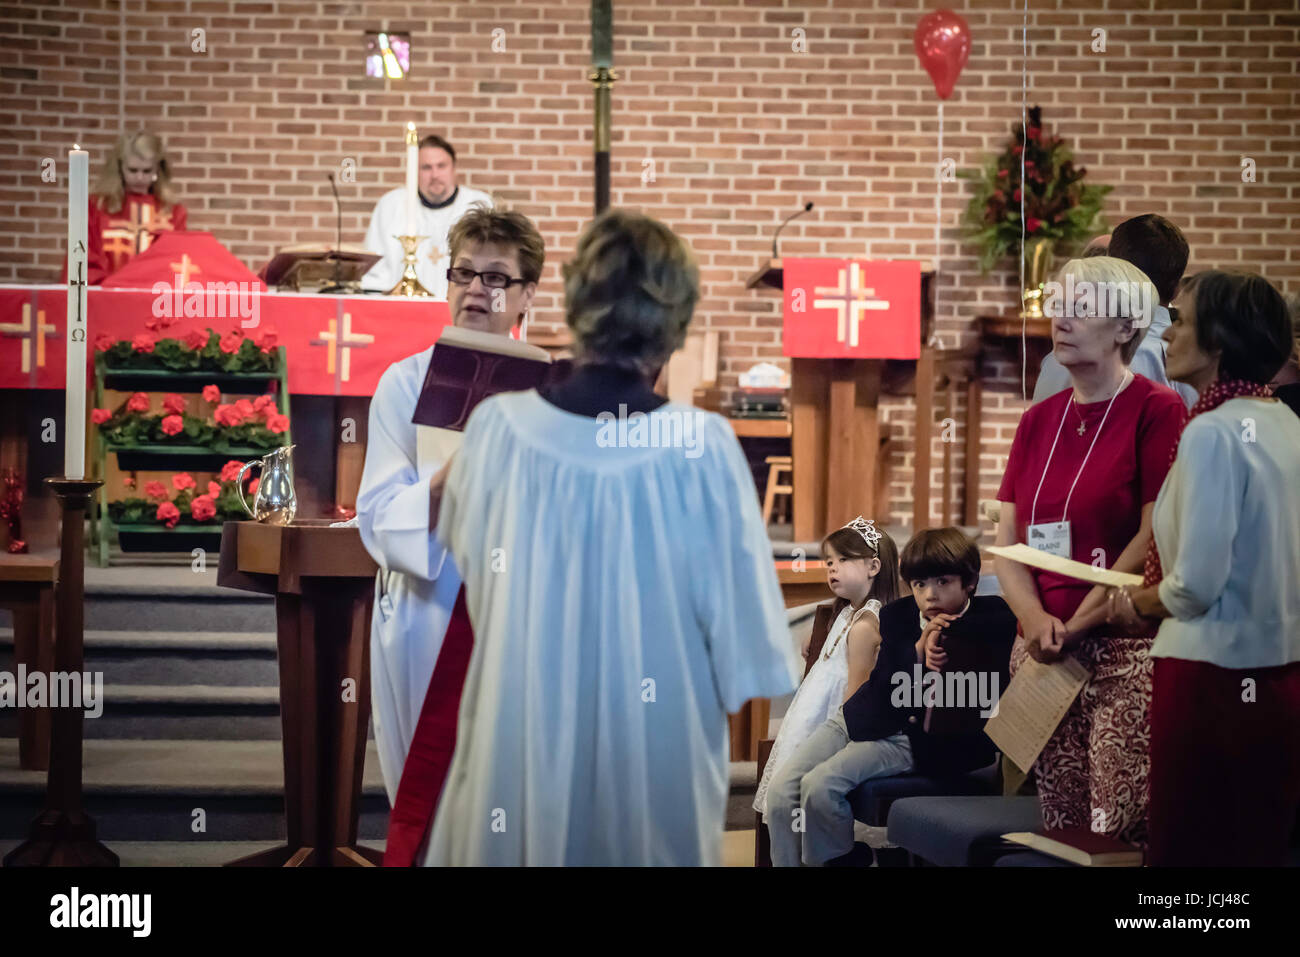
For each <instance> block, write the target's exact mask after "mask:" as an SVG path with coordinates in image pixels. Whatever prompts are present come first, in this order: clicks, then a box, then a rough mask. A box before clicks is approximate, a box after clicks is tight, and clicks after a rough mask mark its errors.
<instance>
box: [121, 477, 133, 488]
mask: <svg viewBox="0 0 1300 957" xmlns="http://www.w3.org/2000/svg"><path fill="white" fill-rule="evenodd" d="M122 484H123V485H125V486H126V487H127V488H135V479H133V478H132V477H131V476H129V475H127V476H125V477H124V478H123V479H122Z"/></svg>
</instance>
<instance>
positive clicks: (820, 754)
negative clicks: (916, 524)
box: [768, 528, 1016, 866]
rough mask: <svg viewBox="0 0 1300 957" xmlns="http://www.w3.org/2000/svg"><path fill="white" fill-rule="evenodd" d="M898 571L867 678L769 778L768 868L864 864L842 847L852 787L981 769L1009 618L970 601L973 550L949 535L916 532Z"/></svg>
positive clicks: (1009, 634) (1006, 656)
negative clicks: (899, 593) (905, 588)
mask: <svg viewBox="0 0 1300 957" xmlns="http://www.w3.org/2000/svg"><path fill="white" fill-rule="evenodd" d="M899 565H900V570H901V571H902V577H903V581H905V582H907V583H908V584H909V585H910V586H911V588H912V594H911V596H910V597H907V598H900V599H898V600H897V601H894V602H890V603H889V604H888V605H886V606H885V607H884V608H883V609H882V610H881V612H880V636H881V637H880V650H879V652H878V654H877V657H876V664H875V667H874V669H873V670H872V672H871V676H870V677H869V678H868V679H867V681H866V683H865V684H863V685H862V687H860V688H859V689H858V690H857V691H856V692H855V693H854V694H853V695H852V696H851V697H850V698H849V699H848V700H847V701H845V702H844V707H843V709H841V711H840V713H839V714H837V715H835V717H833V718H831V719H830V720H828V721H827V722H826V723H825V724H823V725H822V726H821V727H820V728H818V729H817V731H815V732H814V733H813V735H812V736H811V737H810V738H808V740H807V741H806V742H805V743H804V744H803V745H802V746H801V747H800V748H798V749H797V750H796V751H795V752H794V754H792V755H791V757H790V760H789V761H788V762H787V763H786V764H785V766H783V767H782V768H780V769H778V770H777V772H776V774H775V775H774V778H773V782H772V785H771V787H770V789H769V792H768V828H769V832H770V834H771V839H772V862H773V864H775V865H777V866H781V865H782V864H786V865H795V864H798V863H799V862H800V861H802V862H803V863H804V864H806V865H811V866H818V865H822V864H832V865H851V864H856V863H869V856H868V855H864V854H862V853H861V850H863V849H858V850H855V848H854V844H853V811H852V809H851V808H850V805H849V800H848V795H849V792H851V791H852V790H853V789H854V788H856V787H857V786H858V785H859V784H861V783H862V782H863V781H866V780H868V779H870V778H876V777H887V776H892V775H897V774H905V773H908V772H913V771H914V772H917V773H919V774H924V775H927V776H933V777H948V776H952V775H956V774H961V773H964V772H966V771H971V770H974V769H975V768H979V767H984V766H986V765H988V764H991V763H992V761H993V758H994V755H995V753H996V752H995V749H994V747H993V743H992V742H991V741H990V740H989V739H988V737H987V736H986V735H985V734H984V732H983V730H982V728H983V724H984V720H985V719H986V718H987V717H988V712H989V711H990V710H991V709H992V707H993V706H994V703H995V702H996V701H997V698H998V697H999V696H1000V694H1001V692H1002V689H1004V688H1005V687H1006V683H1007V671H1008V667H1009V662H1010V658H1011V645H1012V643H1013V642H1014V640H1015V636H1016V619H1015V616H1014V615H1012V613H1011V609H1010V608H1008V607H1007V604H1006V602H1004V601H1003V600H1002V599H1001V598H999V597H996V596H983V597H979V598H976V597H975V586H976V585H977V584H978V583H979V573H980V555H979V549H978V548H977V547H976V546H975V543H974V542H972V541H971V540H970V539H969V538H967V537H966V535H965V534H963V533H962V532H961V531H960V530H959V529H956V528H939V529H929V530H926V531H923V532H919V533H918V534H917V535H915V536H914V537H913V538H912V540H911V541H909V542H908V543H907V546H906V547H905V548H904V549H903V554H902V557H901V560H900V562H899ZM926 675H930V677H928V678H927V677H926ZM918 685H919V687H918ZM981 712H983V713H981ZM927 729H928V730H927ZM774 805H775V806H774ZM800 811H802V814H800V813H799V812H800ZM784 822H790V824H788V825H786V826H782V824H783V823H784Z"/></svg>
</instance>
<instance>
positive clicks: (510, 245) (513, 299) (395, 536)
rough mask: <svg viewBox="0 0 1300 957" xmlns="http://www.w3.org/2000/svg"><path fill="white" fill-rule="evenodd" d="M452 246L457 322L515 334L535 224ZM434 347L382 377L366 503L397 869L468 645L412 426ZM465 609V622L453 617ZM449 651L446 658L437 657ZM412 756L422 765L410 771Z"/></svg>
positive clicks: (419, 810) (479, 211) (487, 229)
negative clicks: (424, 731) (432, 726)
mask: <svg viewBox="0 0 1300 957" xmlns="http://www.w3.org/2000/svg"><path fill="white" fill-rule="evenodd" d="M449 245H450V251H451V257H452V258H451V262H452V267H451V268H450V269H449V270H448V279H449V283H450V290H449V295H448V304H449V306H450V309H451V318H452V321H453V322H454V323H455V324H456V325H458V326H464V327H465V328H468V329H477V330H479V331H481V332H489V333H495V334H497V335H503V336H504V335H507V334H509V332H510V329H511V327H513V326H514V325H515V324H516V323H518V322H520V321H521V320H522V319H523V316H524V314H525V313H526V312H527V311H528V308H529V306H531V304H532V301H533V294H534V293H535V292H536V291H537V280H538V279H539V278H540V277H541V274H542V263H543V261H544V259H545V248H544V246H543V243H542V237H541V234H539V233H538V232H537V228H536V227H535V226H534V225H533V224H532V222H530V221H529V220H528V219H527V218H526V217H524V216H522V215H520V214H519V213H514V212H499V211H495V210H491V209H486V208H484V207H474V208H472V209H471V210H470V211H469V212H468V213H466V214H465V216H464V217H462V218H461V219H460V221H459V222H457V223H456V225H455V226H454V227H452V230H451V234H450V236H449ZM434 348H435V347H433V346H430V347H429V348H427V349H425V350H424V351H422V352H419V353H416V354H415V355H413V356H408V357H407V358H405V359H402V360H401V361H400V362H396V363H394V364H393V365H392V366H391V367H390V368H389V369H388V370H387V371H386V372H385V373H384V375H383V377H382V378H381V379H380V380H379V385H378V386H377V387H376V389H375V396H374V399H373V400H372V402H371V404H370V434H369V438H368V440H367V445H366V465H365V470H364V472H363V473H362V476H361V490H360V492H359V493H358V496H357V519H358V523H359V525H360V527H361V539H362V541H363V542H364V543H365V546H366V549H367V551H369V552H370V555H371V557H373V558H374V560H375V561H376V563H378V565H379V574H378V579H377V581H376V585H375V605H374V612H373V616H372V620H371V628H370V677H371V690H372V698H373V708H374V712H373V713H374V721H375V743H376V745H377V747H378V750H379V763H380V766H381V768H382V769H383V774H384V786H385V787H386V788H387V790H388V799H389V802H390V803H391V804H392V805H393V807H394V811H393V817H392V821H391V822H390V825H389V834H388V853H387V860H388V862H390V863H397V864H410V863H412V859H413V858H414V856H415V852H416V849H417V848H418V846H419V843H420V841H421V839H422V838H423V835H424V832H425V830H426V829H427V826H428V822H429V819H430V817H431V815H432V806H431V804H430V803H429V802H428V801H427V800H422V801H414V803H412V800H408V796H409V795H411V794H413V793H415V794H418V793H420V792H419V790H418V788H417V791H412V790H411V789H412V787H417V786H419V787H423V790H424V791H428V790H429V788H428V787H427V785H428V782H429V780H430V778H434V779H436V780H440V779H441V778H440V773H439V770H438V769H439V768H441V770H445V767H446V761H447V760H448V759H449V754H448V753H446V751H447V750H449V745H448V747H447V748H442V749H441V750H438V749H435V748H430V747H427V746H425V745H424V744H423V743H418V744H417V746H416V747H415V748H412V740H413V738H414V736H415V730H416V726H417V724H418V723H419V722H420V720H421V716H422V713H423V714H424V720H425V722H426V724H427V722H429V721H430V720H435V721H440V722H441V726H442V727H443V728H446V727H452V728H454V726H455V715H456V704H457V701H458V700H459V695H460V678H461V675H463V673H464V665H465V660H464V659H465V656H466V655H468V649H469V645H470V638H471V636H470V633H469V628H468V619H467V617H466V616H465V615H464V613H463V602H462V603H461V605H457V602H456V599H457V595H458V594H459V592H460V588H461V577H460V573H459V571H458V570H457V568H456V564H455V562H454V561H453V559H452V558H451V556H450V555H448V554H447V550H446V549H445V548H443V547H442V546H441V545H439V544H438V542H437V540H436V539H435V538H434V537H433V534H432V533H433V529H434V521H433V520H432V518H431V515H436V512H434V511H432V510H431V508H430V502H431V497H432V489H433V486H432V484H431V480H432V479H433V478H434V476H435V475H437V476H439V478H438V481H439V482H441V476H442V475H443V474H444V469H443V467H444V466H445V465H446V462H444V461H434V460H433V457H432V456H430V455H429V454H428V453H427V452H426V453H425V454H424V455H421V452H420V443H419V442H418V440H417V428H416V426H415V425H414V424H412V422H411V416H412V414H413V413H414V411H415V403H416V400H417V398H418V397H419V394H420V388H421V386H422V384H423V382H424V376H425V373H426V372H427V371H428V368H429V359H430V357H431V356H432V354H433V349H434ZM458 608H460V609H461V614H460V616H459V617H457V616H456V615H454V614H453V612H454V611H455V610H456V609H458ZM444 645H445V646H446V648H447V649H448V654H447V655H444V656H443V660H441V661H440V658H439V654H440V652H441V651H442V649H443V648H444ZM435 664H438V665H439V669H438V675H437V676H435V675H434V665H435ZM435 677H436V680H437V682H438V684H437V686H436V687H435V686H434V685H433V684H432V681H433V680H434V679H435ZM422 709H423V711H422ZM425 712H427V713H425ZM422 727H423V726H422ZM420 742H424V738H423V736H422V737H421V739H420ZM438 744H439V746H440V747H441V744H442V742H438ZM408 752H412V753H413V754H417V755H418V757H419V760H417V761H414V762H412V763H411V764H410V765H409V766H408V765H407V755H408ZM404 767H405V768H407V770H408V772H409V773H408V774H407V775H404V774H403V769H404ZM431 768H432V769H433V770H432V771H431V770H430V769H431ZM399 784H400V795H399ZM399 796H400V800H399ZM436 796H437V794H436V788H435V789H434V791H433V797H434V798H436ZM425 797H426V798H427V794H426V795H425Z"/></svg>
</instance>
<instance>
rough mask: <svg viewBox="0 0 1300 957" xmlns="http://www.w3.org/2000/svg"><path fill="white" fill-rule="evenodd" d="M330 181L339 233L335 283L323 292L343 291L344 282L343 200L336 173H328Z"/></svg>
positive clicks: (335, 251)
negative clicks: (341, 270) (342, 278)
mask: <svg viewBox="0 0 1300 957" xmlns="http://www.w3.org/2000/svg"><path fill="white" fill-rule="evenodd" d="M325 175H326V176H327V177H329V181H330V190H332V191H333V193H334V210H335V212H336V213H337V214H338V234H337V238H336V240H335V243H334V283H333V284H332V285H329V286H325V287H324V288H322V289H321V292H322V293H336V292H343V283H342V281H341V280H340V279H339V269H340V268H341V267H342V265H343V263H342V261H341V257H342V255H343V202H342V201H341V200H340V199H339V188H338V187H337V186H335V185H334V174H333V173H326V174H325Z"/></svg>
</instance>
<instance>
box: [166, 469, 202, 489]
mask: <svg viewBox="0 0 1300 957" xmlns="http://www.w3.org/2000/svg"><path fill="white" fill-rule="evenodd" d="M197 485H198V483H197V482H195V481H194V476H193V475H191V474H190V473H189V472H177V473H176V474H175V475H173V476H172V487H173V488H174V489H176V491H178V492H183V491H185V490H186V489H187V488H194V487H195V486H197Z"/></svg>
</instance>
